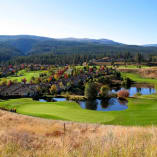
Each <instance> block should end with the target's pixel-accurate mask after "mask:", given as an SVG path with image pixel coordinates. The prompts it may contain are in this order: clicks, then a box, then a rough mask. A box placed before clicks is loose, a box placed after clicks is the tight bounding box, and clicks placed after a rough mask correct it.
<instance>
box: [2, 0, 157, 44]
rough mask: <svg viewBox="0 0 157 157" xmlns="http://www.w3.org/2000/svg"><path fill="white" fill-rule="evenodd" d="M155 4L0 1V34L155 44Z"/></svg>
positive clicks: (139, 0) (138, 0)
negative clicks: (104, 39)
mask: <svg viewBox="0 0 157 157" xmlns="http://www.w3.org/2000/svg"><path fill="white" fill-rule="evenodd" d="M156 18H157V0H0V34H1V35H16V34H31V35H40V36H48V37H52V38H64V37H77V38H97V39H99V38H106V39H112V40H115V41H118V42H122V43H127V44H152V43H156V44H157V20H156Z"/></svg>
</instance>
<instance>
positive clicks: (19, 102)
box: [0, 95, 157, 126]
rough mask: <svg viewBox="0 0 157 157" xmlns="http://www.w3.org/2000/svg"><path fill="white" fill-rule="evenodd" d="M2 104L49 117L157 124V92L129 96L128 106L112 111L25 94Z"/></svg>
mask: <svg viewBox="0 0 157 157" xmlns="http://www.w3.org/2000/svg"><path fill="white" fill-rule="evenodd" d="M2 105H5V106H8V107H10V108H16V109H17V112H18V113H20V114H24V115H30V116H35V117H42V118H48V119H56V120H66V121H76V122H85V123H101V124H114V125H124V126H145V125H157V116H156V115H157V95H147V96H138V97H137V98H129V103H128V109H127V110H123V111H110V112H102V111H92V110H84V109H82V108H81V107H80V106H79V105H78V104H77V103H75V102H68V101H67V102H38V101H33V100H32V99H24V98H22V99H11V100H7V101H0V106H2Z"/></svg>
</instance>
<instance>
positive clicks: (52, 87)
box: [50, 85, 57, 94]
mask: <svg viewBox="0 0 157 157" xmlns="http://www.w3.org/2000/svg"><path fill="white" fill-rule="evenodd" d="M50 93H51V94H56V93H57V86H56V85H52V86H51V88H50Z"/></svg>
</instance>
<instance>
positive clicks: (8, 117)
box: [0, 111, 157, 157]
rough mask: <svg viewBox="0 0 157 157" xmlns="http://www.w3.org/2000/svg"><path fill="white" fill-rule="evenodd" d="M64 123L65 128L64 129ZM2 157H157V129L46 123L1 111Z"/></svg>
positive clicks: (58, 122)
mask: <svg viewBox="0 0 157 157" xmlns="http://www.w3.org/2000/svg"><path fill="white" fill-rule="evenodd" d="M64 124H65V129H64ZM0 126H1V127H0V139H1V140H0V156H1V157H18V156H20V157H21V156H25V157H26V156H27V157H74V156H77V157H135V156H136V157H144V156H145V157H156V154H157V148H156V145H157V138H156V137H157V128H156V127H122V126H111V125H110V126H106V125H105V126H104V125H98V124H81V123H68V122H64V123H63V122H62V121H53V120H44V119H41V118H33V117H27V116H23V115H18V114H13V113H9V112H3V111H0Z"/></svg>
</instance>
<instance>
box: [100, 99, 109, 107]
mask: <svg viewBox="0 0 157 157" xmlns="http://www.w3.org/2000/svg"><path fill="white" fill-rule="evenodd" d="M108 105H109V103H108V100H102V101H101V107H102V108H107V107H108Z"/></svg>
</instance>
